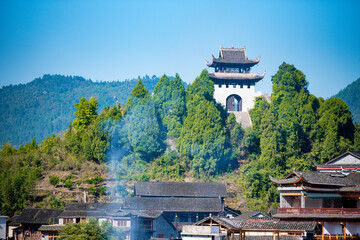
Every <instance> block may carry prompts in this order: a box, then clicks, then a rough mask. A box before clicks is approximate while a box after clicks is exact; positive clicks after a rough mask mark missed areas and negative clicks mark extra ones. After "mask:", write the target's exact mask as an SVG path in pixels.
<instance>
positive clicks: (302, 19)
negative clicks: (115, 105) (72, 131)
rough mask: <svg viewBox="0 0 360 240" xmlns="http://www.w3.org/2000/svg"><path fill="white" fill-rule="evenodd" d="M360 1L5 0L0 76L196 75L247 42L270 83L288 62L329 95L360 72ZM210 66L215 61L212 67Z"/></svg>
mask: <svg viewBox="0 0 360 240" xmlns="http://www.w3.org/2000/svg"><path fill="white" fill-rule="evenodd" d="M359 10H360V1H346V0H341V1H340V0H339V1H331V0H323V1H319V0H318V1H316V0H315V1H296V0H291V1H290V0H283V1H270V0H264V1H256V0H250V1H226V0H225V1H211V0H210V1H209V0H207V1H185V0H183V1H180V0H179V1H172V0H152V1H135V0H132V1H130V0H129V1H120V0H118V1H106V0H99V1H95V0H84V1H81V0H73V1H70V0H58V1H52V0H34V1H30V0H27V1H17V0H12V1H10V0H8V1H7V0H1V1H0V24H1V25H0V86H4V85H9V84H18V83H27V82H30V81H32V80H33V79H34V78H36V77H40V76H42V75H43V74H47V73H49V74H63V75H79V76H83V77H85V78H90V79H92V80H104V81H112V80H124V79H127V78H134V77H137V76H139V75H140V76H143V75H145V74H148V75H150V76H152V75H153V74H155V75H162V74H164V73H165V74H167V75H171V76H174V75H175V73H179V74H180V77H181V78H182V79H183V80H184V81H185V82H188V83H190V82H192V81H193V80H194V79H195V77H196V76H198V75H199V74H200V72H201V71H202V69H204V68H206V65H205V61H204V60H205V58H206V59H207V60H209V61H210V60H211V54H214V56H217V55H218V52H219V48H220V45H222V46H223V47H231V46H232V45H234V46H235V47H243V46H244V45H245V46H246V50H247V56H248V57H249V58H254V59H255V58H257V57H258V56H261V61H260V63H259V64H258V65H257V66H255V67H254V68H253V69H252V72H255V73H259V74H261V73H262V72H263V71H265V70H266V77H265V78H264V79H263V80H262V81H261V82H259V84H258V85H257V89H258V90H260V91H262V92H263V93H265V92H267V93H270V92H271V76H272V75H274V74H275V73H276V71H277V69H278V66H279V65H280V64H281V63H282V62H283V61H285V62H287V63H291V64H294V65H295V67H297V68H298V69H300V70H301V71H303V72H304V73H305V75H306V76H307V80H308V81H309V83H310V84H309V90H310V92H311V93H313V94H315V95H316V96H318V97H319V96H321V97H324V98H328V97H331V96H332V95H334V94H336V93H337V92H338V91H339V90H340V89H342V88H344V87H346V86H347V85H348V84H350V83H351V82H353V81H355V80H356V79H357V78H359V77H360V12H359ZM209 70H210V71H212V69H209Z"/></svg>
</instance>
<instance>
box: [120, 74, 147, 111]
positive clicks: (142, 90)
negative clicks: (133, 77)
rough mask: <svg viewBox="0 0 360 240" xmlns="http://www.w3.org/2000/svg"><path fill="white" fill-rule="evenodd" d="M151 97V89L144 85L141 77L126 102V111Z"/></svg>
mask: <svg viewBox="0 0 360 240" xmlns="http://www.w3.org/2000/svg"><path fill="white" fill-rule="evenodd" d="M149 97H150V93H149V91H148V90H147V89H146V87H145V86H144V85H143V83H142V81H141V79H140V78H139V80H138V83H137V85H136V86H135V87H134V89H133V90H132V91H131V95H130V97H129V99H128V100H127V102H126V111H128V110H129V109H130V108H131V107H132V106H134V105H136V104H137V103H138V102H139V101H140V102H141V100H143V99H147V98H149Z"/></svg>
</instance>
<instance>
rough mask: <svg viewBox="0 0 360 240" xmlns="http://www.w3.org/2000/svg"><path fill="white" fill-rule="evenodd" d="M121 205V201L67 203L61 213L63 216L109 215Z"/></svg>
mask: <svg viewBox="0 0 360 240" xmlns="http://www.w3.org/2000/svg"><path fill="white" fill-rule="evenodd" d="M120 207H121V204H120V203H88V204H86V203H76V202H69V203H67V204H66V206H65V209H64V211H63V212H62V213H61V214H60V215H59V217H61V218H67V217H107V216H109V215H111V214H113V213H115V212H116V211H117V210H119V209H120Z"/></svg>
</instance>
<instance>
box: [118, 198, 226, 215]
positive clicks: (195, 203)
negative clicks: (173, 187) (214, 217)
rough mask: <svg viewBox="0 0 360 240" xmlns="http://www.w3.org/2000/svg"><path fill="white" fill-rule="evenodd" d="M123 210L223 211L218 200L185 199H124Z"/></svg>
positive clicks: (220, 201)
mask: <svg viewBox="0 0 360 240" xmlns="http://www.w3.org/2000/svg"><path fill="white" fill-rule="evenodd" d="M123 209H124V210H127V209H133V210H160V211H193V212H221V211H223V209H222V200H221V199H220V198H186V197H174V198H169V197H163V198H162V197H129V198H125V204H124V207H123Z"/></svg>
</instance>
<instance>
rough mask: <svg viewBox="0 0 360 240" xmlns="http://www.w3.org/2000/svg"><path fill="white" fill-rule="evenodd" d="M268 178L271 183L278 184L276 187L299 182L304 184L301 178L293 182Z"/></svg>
mask: <svg viewBox="0 0 360 240" xmlns="http://www.w3.org/2000/svg"><path fill="white" fill-rule="evenodd" d="M269 178H270V180H271V181H272V182H273V183H275V184H278V185H285V184H296V183H298V182H300V181H303V182H306V181H305V179H304V178H303V177H299V178H297V179H294V180H293V181H289V180H290V179H278V178H274V177H272V176H269Z"/></svg>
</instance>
